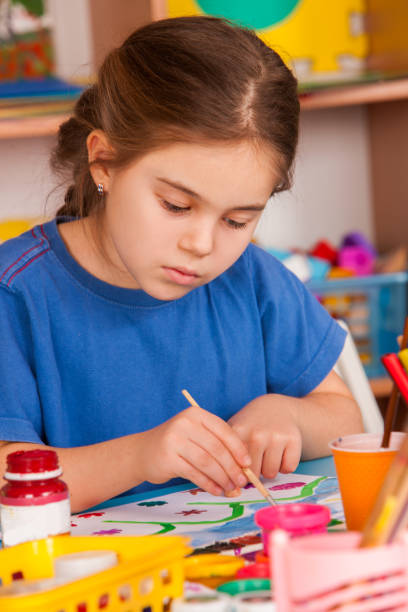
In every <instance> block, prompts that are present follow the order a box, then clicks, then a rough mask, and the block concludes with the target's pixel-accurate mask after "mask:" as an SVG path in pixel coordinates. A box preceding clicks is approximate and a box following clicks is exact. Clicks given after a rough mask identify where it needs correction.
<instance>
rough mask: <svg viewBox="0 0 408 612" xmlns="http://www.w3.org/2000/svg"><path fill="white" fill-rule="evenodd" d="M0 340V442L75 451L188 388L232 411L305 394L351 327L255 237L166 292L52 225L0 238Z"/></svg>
mask: <svg viewBox="0 0 408 612" xmlns="http://www.w3.org/2000/svg"><path fill="white" fill-rule="evenodd" d="M0 338H1V349H0V440H8V441H22V442H37V443H38V442H44V443H46V444H49V445H51V446H56V447H73V446H82V445H88V444H93V443H96V442H101V441H104V440H109V439H112V438H116V437H119V436H124V435H128V434H132V433H135V432H140V431H145V430H147V429H150V428H152V427H155V426H156V425H158V424H160V423H162V422H163V421H165V420H167V419H169V418H170V417H172V416H173V415H175V414H177V413H178V412H180V411H181V410H183V409H185V408H187V406H188V403H187V402H186V400H185V398H184V397H183V395H182V394H181V390H182V389H184V388H186V389H188V390H189V391H190V393H191V394H192V396H193V397H194V398H195V399H196V400H197V401H198V403H199V404H200V405H201V406H202V407H203V408H205V409H206V410H208V411H210V412H213V413H214V414H216V415H218V416H220V417H222V418H223V419H225V420H228V419H229V418H230V417H231V416H232V415H233V414H235V413H236V412H237V411H239V410H240V409H241V408H242V407H243V406H245V404H247V403H248V402H249V401H250V400H252V399H254V398H255V397H257V396H259V395H263V394H265V393H282V394H285V395H292V396H296V397H301V396H304V395H306V394H308V393H309V392H311V391H312V390H313V389H314V388H315V387H316V386H317V385H318V384H319V383H320V382H321V381H322V380H323V379H324V378H325V376H326V375H327V374H328V373H329V372H330V371H331V369H332V367H333V365H334V364H335V362H336V360H337V358H338V356H339V354H340V352H341V349H342V347H343V343H344V332H343V331H342V330H341V328H340V327H339V326H338V325H337V323H336V322H335V321H334V320H333V319H332V318H331V317H330V316H329V315H328V313H327V312H326V311H325V310H324V309H323V307H322V306H321V305H320V304H319V303H318V301H317V300H316V298H315V297H314V296H312V295H311V294H310V293H309V292H308V290H307V289H306V288H305V287H304V285H303V284H302V283H301V282H300V281H298V279H297V278H296V277H295V276H294V275H293V274H291V273H290V272H289V271H288V270H287V269H286V268H285V267H284V266H283V265H282V264H281V263H279V262H278V261H277V260H276V259H274V258H273V257H272V256H271V255H269V254H268V253H266V252H265V251H263V250H262V249H260V248H258V247H256V246H254V245H253V244H250V245H249V246H248V247H247V249H246V250H245V251H244V253H243V254H242V255H241V257H240V258H239V259H238V260H237V261H236V263H235V264H234V265H233V266H231V268H229V269H228V270H227V271H226V272H224V273H223V274H221V275H220V276H219V277H218V278H216V279H215V280H213V281H212V282H210V283H209V284H208V285H205V286H203V287H199V288H197V289H194V290H193V291H191V292H190V293H188V294H187V295H185V296H184V297H182V298H180V299H178V300H173V301H163V300H157V299H155V298H153V297H151V296H150V295H148V294H147V293H145V292H144V291H142V290H139V289H125V288H120V287H116V286H113V285H110V284H108V283H105V282H103V281H101V280H99V279H97V278H96V277H94V276H92V275H91V274H89V273H88V272H87V271H86V270H85V269H84V268H82V267H81V266H80V265H79V264H78V263H77V262H76V261H75V260H74V259H73V258H72V256H71V255H70V254H69V252H68V250H67V249H66V247H65V245H64V242H63V241H62V239H61V237H60V234H59V232H58V226H57V222H56V221H55V220H54V221H51V222H49V223H46V224H44V225H43V226H37V227H35V228H34V229H33V230H31V231H29V232H26V233H24V234H22V235H21V236H19V237H17V238H14V239H12V240H9V241H8V242H6V243H4V244H3V245H1V246H0ZM157 452H158V453H160V449H157ZM151 488H154V485H151V484H149V483H143V484H142V485H139V487H137V489H134V490H137V491H142V490H148V489H151Z"/></svg>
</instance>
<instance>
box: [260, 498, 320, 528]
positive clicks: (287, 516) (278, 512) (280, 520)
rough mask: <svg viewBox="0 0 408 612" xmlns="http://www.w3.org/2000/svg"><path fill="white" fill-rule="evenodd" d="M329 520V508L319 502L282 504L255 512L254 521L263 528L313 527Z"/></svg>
mask: <svg viewBox="0 0 408 612" xmlns="http://www.w3.org/2000/svg"><path fill="white" fill-rule="evenodd" d="M329 522H330V510H329V508H327V507H326V506H321V505H319V504H302V503H298V504H282V505H281V506H268V507H267V508H262V510H258V511H257V512H255V523H256V524H257V525H259V527H262V528H263V529H268V530H269V529H284V530H285V531H289V532H291V531H297V530H298V529H313V528H316V527H324V526H326V525H327V524H328V523H329Z"/></svg>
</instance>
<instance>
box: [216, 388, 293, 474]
mask: <svg viewBox="0 0 408 612" xmlns="http://www.w3.org/2000/svg"><path fill="white" fill-rule="evenodd" d="M290 402H291V398H289V397H286V396H282V395H262V396H260V397H257V398H256V399H254V400H252V402H250V403H249V404H247V405H246V406H245V407H244V408H242V410H240V411H239V412H237V414H235V415H234V416H233V417H232V418H231V419H230V420H229V421H228V422H229V424H230V425H231V426H232V429H233V430H234V431H235V432H236V433H237V434H238V435H239V437H240V438H241V440H242V441H243V442H245V444H246V445H247V447H248V450H249V454H250V456H251V469H252V470H253V472H254V473H255V474H256V475H257V476H259V475H260V474H262V475H263V476H265V478H274V477H275V476H276V474H277V473H278V472H282V473H284V474H286V473H289V472H293V471H294V470H295V469H296V467H297V465H298V463H299V460H300V456H301V452H302V438H301V433H300V429H299V427H298V426H297V424H296V420H295V418H294V416H293V414H292V412H291V410H290Z"/></svg>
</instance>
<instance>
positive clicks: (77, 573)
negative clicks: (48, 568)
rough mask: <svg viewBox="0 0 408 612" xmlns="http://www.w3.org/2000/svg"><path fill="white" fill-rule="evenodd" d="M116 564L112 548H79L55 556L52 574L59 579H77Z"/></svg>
mask: <svg viewBox="0 0 408 612" xmlns="http://www.w3.org/2000/svg"><path fill="white" fill-rule="evenodd" d="M117 564H118V555H117V554H116V552H115V551H114V550H81V551H80V552H76V553H70V554H68V555H60V556H59V557H57V558H56V559H55V561H54V575H55V577H56V578H60V579H61V580H66V581H70V580H78V579H79V578H84V577H85V576H90V575H91V574H96V573H97V572H102V571H104V570H107V569H110V568H111V567H115V566H116V565H117Z"/></svg>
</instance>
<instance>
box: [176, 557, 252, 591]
mask: <svg viewBox="0 0 408 612" xmlns="http://www.w3.org/2000/svg"><path fill="white" fill-rule="evenodd" d="M244 563H245V562H244V559H242V558H241V557H232V556H231V555H222V554H219V553H207V554H201V555H192V556H191V557H187V558H186V559H185V561H184V574H185V578H186V580H192V581H194V582H200V583H201V584H204V585H205V586H208V587H210V588H212V589H215V588H216V587H217V586H219V585H220V584H222V583H223V582H227V581H228V580H231V579H232V578H234V577H235V574H236V573H237V571H238V570H239V569H240V568H241V567H243V566H244Z"/></svg>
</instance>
